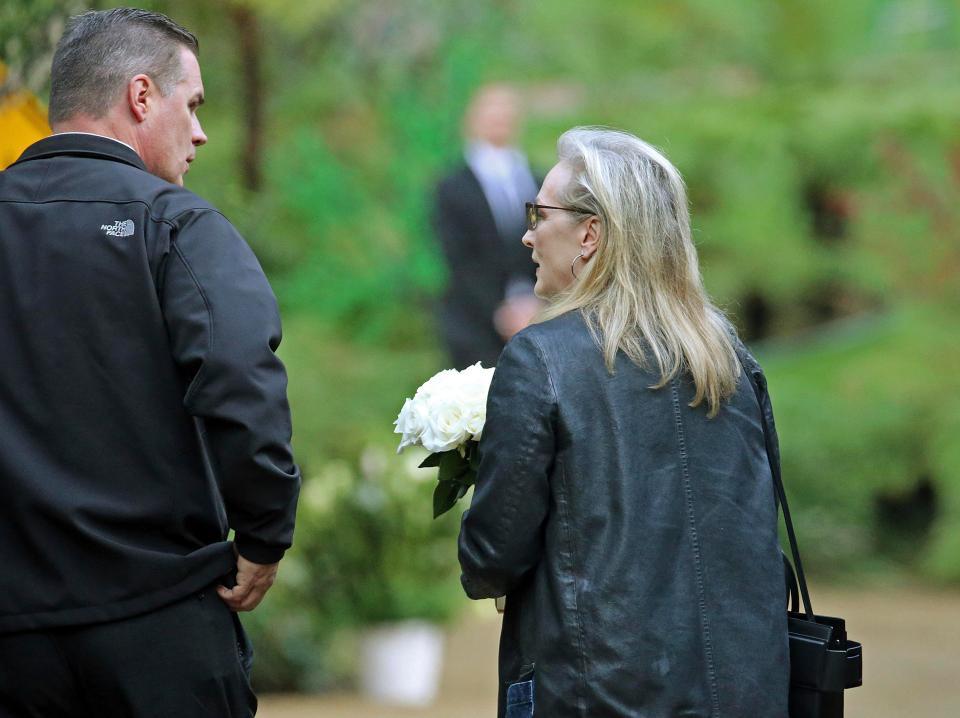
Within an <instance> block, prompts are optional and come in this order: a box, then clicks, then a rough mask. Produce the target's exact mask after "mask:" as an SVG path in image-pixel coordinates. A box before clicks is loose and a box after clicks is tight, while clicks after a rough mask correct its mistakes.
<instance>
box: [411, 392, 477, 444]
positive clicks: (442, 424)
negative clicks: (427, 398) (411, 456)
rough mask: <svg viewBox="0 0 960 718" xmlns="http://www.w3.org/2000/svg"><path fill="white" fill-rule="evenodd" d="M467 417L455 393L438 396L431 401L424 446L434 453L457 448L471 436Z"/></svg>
mask: <svg viewBox="0 0 960 718" xmlns="http://www.w3.org/2000/svg"><path fill="white" fill-rule="evenodd" d="M466 419H467V417H466V416H465V415H464V413H463V407H462V405H461V402H460V401H459V397H458V396H456V394H455V393H453V395H452V396H448V397H447V398H440V397H436V398H435V399H434V400H433V401H431V402H430V419H429V421H428V422H427V426H426V429H425V430H424V432H423V437H422V443H423V445H424V447H425V448H426V449H427V450H428V451H432V452H434V453H439V452H441V451H450V450H451V449H456V448H457V447H458V446H460V445H461V444H462V443H464V442H465V441H466V440H467V439H468V438H469V434H468V432H467V422H466Z"/></svg>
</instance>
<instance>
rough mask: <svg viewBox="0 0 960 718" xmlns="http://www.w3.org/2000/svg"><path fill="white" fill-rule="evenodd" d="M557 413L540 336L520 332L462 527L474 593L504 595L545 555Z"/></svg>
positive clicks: (504, 366)
mask: <svg viewBox="0 0 960 718" xmlns="http://www.w3.org/2000/svg"><path fill="white" fill-rule="evenodd" d="M556 410H557V402H556V396H555V392H554V389H553V386H552V384H551V382H550V378H549V375H548V373H547V370H546V367H545V364H544V362H543V358H542V354H541V352H540V349H539V347H538V345H537V344H536V340H535V339H534V338H533V337H531V335H530V333H529V332H521V333H520V334H518V335H517V336H516V337H515V338H514V339H513V340H512V341H511V342H510V343H509V344H508V345H507V347H506V349H504V351H503V354H502V355H501V357H500V361H499V363H498V364H497V370H496V373H495V374H494V377H493V382H492V383H491V385H490V393H489V396H488V399H487V421H486V425H485V426H484V431H483V438H482V440H481V442H480V468H479V471H478V473H477V482H476V487H475V489H474V495H473V500H472V502H471V504H470V508H469V510H467V511H466V512H465V513H464V516H463V522H462V524H461V528H460V539H459V557H460V567H461V569H462V571H463V574H462V576H461V579H460V580H461V582H462V583H463V587H464V590H465V591H466V593H467V595H468V596H469V597H470V598H493V597H496V596H503V595H506V594H507V593H509V592H510V591H511V590H513V589H514V588H515V587H516V586H517V584H518V583H519V582H520V581H521V579H522V578H523V577H524V575H525V574H526V573H527V572H528V571H530V570H531V569H532V568H534V567H535V566H536V565H537V563H538V562H539V560H540V557H541V554H542V550H543V524H544V522H545V520H546V517H547V511H548V509H549V503H550V486H549V475H550V471H551V468H552V465H553V460H554V452H555V439H554V423H555V419H556Z"/></svg>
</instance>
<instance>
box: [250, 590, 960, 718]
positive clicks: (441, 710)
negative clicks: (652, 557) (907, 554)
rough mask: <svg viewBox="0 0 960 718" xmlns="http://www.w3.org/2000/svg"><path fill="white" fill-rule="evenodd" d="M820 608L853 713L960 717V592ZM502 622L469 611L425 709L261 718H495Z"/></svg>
mask: <svg viewBox="0 0 960 718" xmlns="http://www.w3.org/2000/svg"><path fill="white" fill-rule="evenodd" d="M813 596H814V604H815V606H816V609H817V612H818V613H823V614H829V615H840V616H844V617H845V618H847V628H848V631H849V633H850V635H851V637H853V638H854V639H856V640H860V641H861V642H862V643H863V644H864V686H863V687H861V688H857V689H855V690H852V691H847V709H846V711H845V712H846V716H847V718H956V717H957V716H960V591H937V590H933V589H904V588H897V589H885V590H880V589H872V590H871V591H870V592H869V593H855V592H853V591H847V590H838V589H831V590H822V589H818V590H815V591H814V592H813ZM498 632H499V620H498V619H497V617H496V615H495V614H493V613H492V608H491V613H490V614H487V613H486V612H480V613H477V614H471V616H469V617H468V618H466V619H465V620H464V621H463V622H462V623H461V624H460V625H458V626H457V627H455V629H454V630H453V631H452V632H451V634H450V636H449V640H448V643H447V650H448V658H447V661H446V667H445V673H444V677H443V682H442V688H441V696H440V699H439V700H438V701H437V703H436V705H434V706H433V707H431V708H430V709H428V710H403V709H398V708H388V707H383V706H377V705H373V704H370V703H366V702H364V701H362V700H360V699H359V698H357V697H355V696H349V695H344V696H323V697H298V696H264V697H262V699H261V701H260V711H259V712H258V716H259V718H308V716H317V717H318V718H491V716H494V715H495V713H496V700H495V690H496V688H495V686H496V676H495V673H494V670H495V660H496V653H497V638H498Z"/></svg>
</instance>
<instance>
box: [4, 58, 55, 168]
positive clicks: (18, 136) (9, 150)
mask: <svg viewBox="0 0 960 718" xmlns="http://www.w3.org/2000/svg"><path fill="white" fill-rule="evenodd" d="M6 74H7V68H6V67H4V65H3V63H2V62H0V86H2V85H3V82H4V80H5V79H6ZM49 134H50V126H49V125H48V124H47V112H46V109H45V108H44V107H43V105H41V104H40V101H39V100H38V99H37V98H36V97H35V96H34V95H33V94H32V93H30V92H28V91H26V90H18V91H17V92H13V93H11V94H9V95H7V96H6V97H4V98H3V99H2V100H0V169H6V168H7V167H8V166H10V165H11V164H13V163H14V162H16V161H17V158H18V157H20V153H21V152H23V151H24V150H25V149H26V148H27V147H29V146H30V145H32V144H33V143H34V142H36V141H37V140H41V139H43V138H44V137H46V136H47V135H49Z"/></svg>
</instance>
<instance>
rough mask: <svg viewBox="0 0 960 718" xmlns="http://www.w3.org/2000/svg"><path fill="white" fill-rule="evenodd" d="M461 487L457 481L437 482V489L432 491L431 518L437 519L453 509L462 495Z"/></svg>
mask: <svg viewBox="0 0 960 718" xmlns="http://www.w3.org/2000/svg"><path fill="white" fill-rule="evenodd" d="M461 489H462V486H461V484H460V483H459V482H457V481H443V480H440V481H438V482H437V488H436V489H434V490H433V518H437V517H438V516H441V515H442V514H445V513H446V512H447V511H449V510H450V509H452V508H453V505H454V504H455V503H457V499H459V498H460V497H461V496H463V494H462V493H461Z"/></svg>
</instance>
